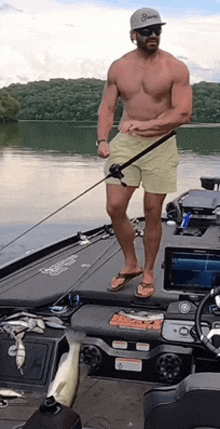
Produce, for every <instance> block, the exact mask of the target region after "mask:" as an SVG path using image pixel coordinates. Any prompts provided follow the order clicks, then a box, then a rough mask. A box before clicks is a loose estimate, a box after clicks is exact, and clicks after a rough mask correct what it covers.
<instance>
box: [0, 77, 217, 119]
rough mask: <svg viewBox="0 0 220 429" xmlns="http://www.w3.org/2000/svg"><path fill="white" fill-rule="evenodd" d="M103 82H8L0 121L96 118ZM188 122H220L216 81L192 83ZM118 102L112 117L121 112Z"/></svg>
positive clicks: (0, 98) (1, 92)
mask: <svg viewBox="0 0 220 429" xmlns="http://www.w3.org/2000/svg"><path fill="white" fill-rule="evenodd" d="M104 85H105V81H103V80H100V79H83V78H82V79H51V80H50V81H39V82H29V83H27V84H24V85H23V84H20V83H17V84H11V85H9V86H8V87H7V88H3V89H1V90H0V121H5V122H7V121H9V120H16V119H23V120H63V121H65V120H70V121H85V120H86V121H97V118H98V108H99V105H100V101H101V97H102V92H103V88H104ZM192 88H193V92H194V113H193V117H192V122H199V123H200V122H207V123H213V122H214V123H216V122H219V123H220V83H210V82H200V83H196V84H194V85H192ZM122 108H123V106H122V103H121V102H120V104H119V106H118V110H117V113H116V117H115V120H116V121H118V120H119V119H120V117H121V113H122Z"/></svg>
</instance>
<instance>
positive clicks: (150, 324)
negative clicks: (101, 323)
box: [110, 310, 164, 331]
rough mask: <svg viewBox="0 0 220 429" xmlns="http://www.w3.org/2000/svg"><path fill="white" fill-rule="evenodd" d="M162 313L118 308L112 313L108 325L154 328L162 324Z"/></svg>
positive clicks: (141, 328) (157, 329) (129, 327)
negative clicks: (118, 309) (128, 310)
mask: <svg viewBox="0 0 220 429" xmlns="http://www.w3.org/2000/svg"><path fill="white" fill-rule="evenodd" d="M144 313H145V314H144ZM163 319H164V316H163V313H152V312H150V313H148V314H147V313H146V312H142V311H140V312H135V311H130V312H127V311H124V310H120V311H117V312H116V313H114V314H113V316H112V318H111V320H110V325H111V326H118V328H121V329H137V330H156V331H160V330H161V329H162V326H163Z"/></svg>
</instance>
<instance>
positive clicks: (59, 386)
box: [47, 329, 84, 407]
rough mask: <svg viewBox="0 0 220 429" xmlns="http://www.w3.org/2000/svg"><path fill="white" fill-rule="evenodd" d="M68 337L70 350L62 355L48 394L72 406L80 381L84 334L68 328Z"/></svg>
mask: <svg viewBox="0 0 220 429" xmlns="http://www.w3.org/2000/svg"><path fill="white" fill-rule="evenodd" d="M66 338H67V341H68V344H69V352H68V353H64V354H63V356H62V357H61V359H60V363H59V366H58V369H57V372H56V375H55V378H54V380H53V381H52V383H51V384H50V386H49V390H48V394H47V396H48V397H49V396H53V397H54V398H55V399H56V401H58V402H60V403H61V404H63V405H66V406H68V407H72V405H73V402H74V399H75V397H76V393H77V388H78V383H79V357H80V349H81V345H82V342H83V338H84V334H83V333H82V332H74V331H73V330H71V329H68V330H67V331H66Z"/></svg>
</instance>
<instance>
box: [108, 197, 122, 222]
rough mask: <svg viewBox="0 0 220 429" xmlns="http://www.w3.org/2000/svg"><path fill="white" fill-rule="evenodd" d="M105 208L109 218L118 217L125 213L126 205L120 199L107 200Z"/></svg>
mask: <svg viewBox="0 0 220 429" xmlns="http://www.w3.org/2000/svg"><path fill="white" fill-rule="evenodd" d="M106 210H107V213H108V215H109V216H110V217H111V218H114V217H120V216H122V215H124V214H125V213H126V207H125V205H124V203H122V202H121V201H107V206H106Z"/></svg>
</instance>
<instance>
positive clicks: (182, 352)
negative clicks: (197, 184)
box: [0, 178, 220, 429]
mask: <svg viewBox="0 0 220 429" xmlns="http://www.w3.org/2000/svg"><path fill="white" fill-rule="evenodd" d="M219 184H220V179H219V178H201V185H202V186H201V189H191V190H189V191H188V192H186V193H184V194H182V195H180V196H179V197H178V198H177V199H175V200H174V201H173V202H171V203H168V204H167V207H166V213H165V214H164V215H163V217H162V224H163V240H162V243H161V247H160V251H159V254H158V258H157V265H156V282H155V286H156V292H155V294H154V295H153V296H152V297H151V298H150V299H143V298H140V297H137V296H135V290H136V287H137V285H138V284H139V282H140V278H138V277H136V278H133V279H131V280H130V281H129V282H128V283H127V284H126V287H124V288H123V289H121V290H120V291H117V292H115V293H113V292H111V291H110V290H109V285H110V283H111V279H112V277H114V276H115V274H116V273H117V272H119V271H120V268H121V267H122V266H123V254H122V251H121V249H120V246H119V244H118V242H117V239H116V237H115V234H114V231H113V229H112V226H111V225H104V226H102V227H99V228H96V229H92V230H90V231H86V232H79V233H78V234H77V235H75V236H72V237H69V238H67V239H65V240H62V241H59V242H57V243H54V244H51V245H50V246H47V247H45V248H41V249H39V250H38V251H36V252H34V253H32V254H29V255H28V256H25V257H23V258H21V259H19V260H14V261H12V262H11V263H10V264H7V265H5V266H3V267H2V268H1V269H0V299H1V301H0V303H1V308H0V330H1V331H0V336H1V341H0V362H1V365H0V427H1V428H2V429H21V428H22V429H28V428H32V429H35V428H41V429H44V428H53V429H56V428H60V429H62V428H65V429H73V428H74V429H81V428H90V429H99V428H105V429H107V428H111V429H125V428H128V427H131V428H132V427H133V428H134V429H141V428H144V429H160V428H163V429H168V428H169V429H176V428H178V429H188V428H202V427H203V428H204V427H205V428H220V417H219V406H220V192H219ZM133 224H134V227H135V230H136V239H135V245H136V249H137V253H138V256H139V260H140V262H142V263H144V249H143V235H144V219H143V218H139V219H133Z"/></svg>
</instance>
